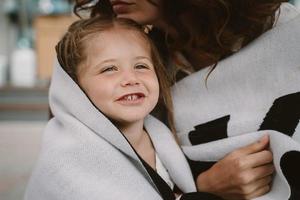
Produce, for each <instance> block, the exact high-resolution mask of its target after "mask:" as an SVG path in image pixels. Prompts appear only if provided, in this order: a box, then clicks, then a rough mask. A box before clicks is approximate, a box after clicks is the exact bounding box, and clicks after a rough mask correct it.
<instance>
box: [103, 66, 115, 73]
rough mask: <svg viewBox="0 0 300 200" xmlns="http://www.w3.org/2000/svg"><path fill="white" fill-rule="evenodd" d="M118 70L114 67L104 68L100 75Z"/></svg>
mask: <svg viewBox="0 0 300 200" xmlns="http://www.w3.org/2000/svg"><path fill="white" fill-rule="evenodd" d="M117 70H118V68H117V67H116V66H109V67H105V68H104V69H103V70H101V72H100V73H101V74H102V73H105V72H112V71H117Z"/></svg>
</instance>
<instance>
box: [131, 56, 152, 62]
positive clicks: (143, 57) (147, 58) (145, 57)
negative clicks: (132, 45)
mask: <svg viewBox="0 0 300 200" xmlns="http://www.w3.org/2000/svg"><path fill="white" fill-rule="evenodd" d="M135 59H136V60H140V59H146V60H149V61H151V59H150V58H149V57H147V56H137V57H135Z"/></svg>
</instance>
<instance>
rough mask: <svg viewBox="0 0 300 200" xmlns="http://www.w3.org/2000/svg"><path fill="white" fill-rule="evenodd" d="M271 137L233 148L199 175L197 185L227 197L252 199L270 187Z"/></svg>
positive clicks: (272, 168)
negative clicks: (269, 146) (269, 148)
mask: <svg viewBox="0 0 300 200" xmlns="http://www.w3.org/2000/svg"><path fill="white" fill-rule="evenodd" d="M268 144H269V137H268V136H265V137H263V138H262V139H261V140H260V141H258V142H255V143H253V144H250V145H248V146H246V147H243V148H240V149H238V150H235V151H233V152H232V153H230V154H228V155H227V156H225V157H224V158H223V159H222V160H220V161H218V162H217V163H216V164H214V165H213V166H212V167H211V168H210V169H209V170H207V171H205V172H203V173H201V174H200V175H199V176H198V177H197V188H198V191H200V192H208V193H211V194H215V195H218V196H220V197H222V198H224V199H230V200H234V199H252V198H254V197H258V196H261V195H263V194H265V193H267V192H268V191H269V190H270V183H271V181H272V173H273V172H274V166H273V164H272V161H273V156H272V153H271V151H270V150H268Z"/></svg>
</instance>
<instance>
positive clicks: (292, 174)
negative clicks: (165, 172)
mask: <svg viewBox="0 0 300 200" xmlns="http://www.w3.org/2000/svg"><path fill="white" fill-rule="evenodd" d="M208 70H209V69H204V70H201V71H199V72H197V73H194V74H192V75H190V76H188V77H186V78H184V79H183V80H181V81H180V82H178V83H176V84H175V85H174V87H173V90H172V92H173V99H174V113H175V123H176V128H177V130H178V135H179V140H180V142H181V143H182V146H183V150H184V151H185V153H186V155H187V157H188V158H189V159H190V160H191V161H190V163H191V165H192V168H193V171H194V174H195V175H198V174H199V173H201V172H202V171H204V170H206V169H208V168H210V167H211V166H212V165H213V164H214V163H215V162H216V161H217V160H219V159H221V158H222V157H223V156H225V155H226V154H227V153H228V152H230V151H232V150H233V149H236V148H238V147H241V146H243V145H246V144H249V143H251V142H253V141H255V140H256V139H259V138H260V137H261V136H262V135H263V134H265V133H268V134H269V135H270V140H271V141H270V148H271V149H272V151H273V154H274V164H275V167H276V175H275V177H274V184H273V189H272V190H271V192H270V193H269V194H267V195H265V196H263V197H260V198H257V199H260V200H267V199H272V200H284V199H286V200H288V199H289V200H296V199H300V194H299V191H300V170H299V169H300V125H299V119H300V15H298V17H295V18H294V19H292V20H290V21H288V22H287V23H285V24H282V25H280V26H277V27H275V28H273V29H272V30H270V31H268V32H267V33H265V34H264V35H262V36H261V37H260V38H258V39H256V41H254V42H252V43H251V44H250V45H248V46H247V47H245V48H243V49H242V50H241V51H240V52H238V53H236V54H235V55H233V56H231V57H229V58H227V59H225V60H223V61H222V62H220V63H218V66H217V68H216V69H215V70H214V71H213V72H212V74H211V75H210V76H209V78H208V82H207V87H206V85H205V78H206V75H207V73H208ZM286 181H287V182H288V184H289V185H288V184H287V182H286Z"/></svg>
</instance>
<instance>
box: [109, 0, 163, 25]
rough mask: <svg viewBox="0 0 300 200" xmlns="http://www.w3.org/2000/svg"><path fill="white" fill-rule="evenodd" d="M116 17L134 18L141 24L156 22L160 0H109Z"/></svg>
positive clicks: (158, 16)
mask: <svg viewBox="0 0 300 200" xmlns="http://www.w3.org/2000/svg"><path fill="white" fill-rule="evenodd" d="M110 3H111V5H112V7H113V10H114V12H115V13H116V15H117V17H120V18H126V19H131V20H134V21H135V22H137V23H139V24H141V25H147V24H156V23H157V22H158V21H159V20H160V18H161V15H160V10H159V8H160V6H161V4H162V0H110Z"/></svg>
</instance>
